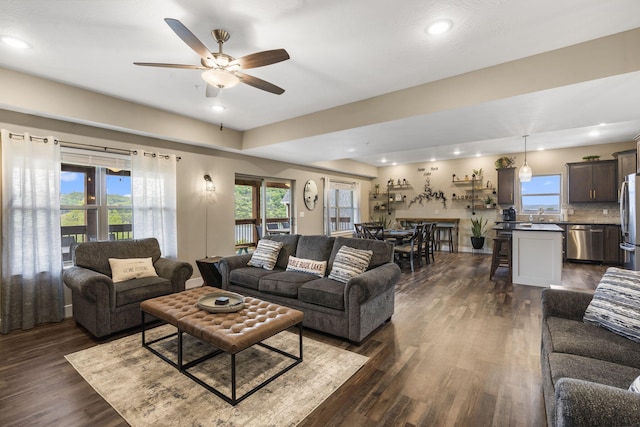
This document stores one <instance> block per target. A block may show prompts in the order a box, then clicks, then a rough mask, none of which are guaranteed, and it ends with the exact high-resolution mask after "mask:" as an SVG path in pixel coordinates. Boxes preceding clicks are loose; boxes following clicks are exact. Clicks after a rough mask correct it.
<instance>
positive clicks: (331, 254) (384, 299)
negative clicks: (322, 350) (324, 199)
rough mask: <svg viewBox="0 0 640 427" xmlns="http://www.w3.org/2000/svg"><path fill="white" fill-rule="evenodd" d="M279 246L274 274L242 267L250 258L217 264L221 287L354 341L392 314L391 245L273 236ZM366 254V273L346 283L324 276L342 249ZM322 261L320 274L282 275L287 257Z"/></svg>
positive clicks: (394, 273) (396, 274) (395, 274)
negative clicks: (288, 309)
mask: <svg viewBox="0 0 640 427" xmlns="http://www.w3.org/2000/svg"><path fill="white" fill-rule="evenodd" d="M265 239H271V240H275V241H280V242H283V243H284V246H283V247H282V249H281V250H280V253H279V256H278V261H277V263H276V266H275V268H274V270H271V271H270V270H265V269H263V268H258V267H250V266H247V262H248V261H249V260H250V259H251V256H252V255H251V254H247V255H236V256H231V257H225V258H222V259H221V260H220V263H219V268H220V273H221V275H222V287H223V288H224V289H227V290H230V291H233V292H237V293H240V294H243V295H250V296H254V297H257V298H260V299H264V300H267V301H271V302H275V303H277V304H282V305H285V306H288V307H292V308H296V309H298V310H301V311H303V312H304V322H303V325H304V326H305V327H308V328H312V329H316V330H319V331H322V332H326V333H329V334H332V335H336V336H339V337H343V338H347V339H348V340H350V341H352V342H355V343H360V342H361V341H362V340H363V339H364V338H365V337H367V336H368V335H369V334H370V333H371V332H373V331H374V330H375V329H376V328H378V327H379V326H380V325H382V324H383V323H384V322H385V321H387V320H389V319H390V318H391V316H392V314H393V310H394V285H395V284H396V283H397V282H398V279H399V278H400V268H399V267H398V266H397V265H396V264H395V263H393V246H392V245H391V244H390V243H387V242H384V241H379V240H367V239H354V238H346V237H337V238H333V237H326V236H301V235H297V234H293V235H274V236H266V237H265ZM344 245H346V246H349V247H352V248H355V249H365V250H372V251H373V256H372V258H371V261H370V263H369V267H368V269H367V270H366V271H365V272H364V273H362V274H360V275H358V276H356V277H354V278H352V279H350V280H349V281H348V282H347V283H346V284H345V283H341V282H338V281H335V280H332V279H329V278H328V277H327V276H328V275H329V273H330V271H331V267H332V265H333V260H334V258H335V256H336V253H337V252H338V250H339V249H340V248H341V247H342V246H344ZM290 255H292V256H295V257H298V258H304V259H312V260H317V261H324V260H327V261H328V263H327V269H326V273H325V276H324V277H322V278H320V277H315V276H313V275H311V274H308V273H300V272H294V271H286V267H287V263H288V259H289V256H290Z"/></svg>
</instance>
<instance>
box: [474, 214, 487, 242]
mask: <svg viewBox="0 0 640 427" xmlns="http://www.w3.org/2000/svg"><path fill="white" fill-rule="evenodd" d="M488 225H489V220H486V219H484V218H483V217H480V218H471V235H472V236H473V237H484V235H485V234H487V226H488Z"/></svg>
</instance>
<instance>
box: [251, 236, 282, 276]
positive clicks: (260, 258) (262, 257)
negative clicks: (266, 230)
mask: <svg viewBox="0 0 640 427" xmlns="http://www.w3.org/2000/svg"><path fill="white" fill-rule="evenodd" d="M280 249H282V242H274V241H273V240H267V239H263V240H259V241H258V247H257V248H256V250H255V251H254V252H253V255H251V259H250V260H249V262H248V263H247V265H250V266H252V267H262V268H264V269H265V270H273V267H275V265H276V261H278V254H279V253H280Z"/></svg>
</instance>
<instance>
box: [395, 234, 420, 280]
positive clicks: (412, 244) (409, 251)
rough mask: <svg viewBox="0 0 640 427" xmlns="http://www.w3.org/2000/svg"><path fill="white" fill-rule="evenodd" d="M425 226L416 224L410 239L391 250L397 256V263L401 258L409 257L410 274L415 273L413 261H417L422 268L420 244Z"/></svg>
mask: <svg viewBox="0 0 640 427" xmlns="http://www.w3.org/2000/svg"><path fill="white" fill-rule="evenodd" d="M426 226H427V224H416V225H415V226H414V228H413V233H412V234H411V237H409V239H408V240H407V241H406V242H405V243H402V244H399V245H396V246H395V247H394V248H393V250H394V252H395V254H396V255H397V256H398V261H401V260H402V258H403V256H405V257H406V256H408V257H409V262H410V264H411V272H413V271H415V268H414V260H416V259H417V260H418V263H419V264H420V265H421V266H422V242H423V236H424V229H425V227H426Z"/></svg>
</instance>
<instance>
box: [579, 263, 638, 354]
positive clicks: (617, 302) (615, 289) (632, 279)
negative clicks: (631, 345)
mask: <svg viewBox="0 0 640 427" xmlns="http://www.w3.org/2000/svg"><path fill="white" fill-rule="evenodd" d="M584 321H585V322H588V323H591V324H594V325H597V326H601V327H603V328H606V329H608V330H610V331H612V332H614V333H616V334H618V335H621V336H623V337H626V338H629V339H631V340H634V341H638V342H640V272H637V271H630V270H623V269H621V268H616V267H610V268H608V269H607V271H606V272H605V273H604V275H603V276H602V279H600V283H599V284H598V287H597V288H596V291H595V293H594V295H593V299H592V300H591V303H590V304H589V306H588V307H587V310H586V311H585V314H584Z"/></svg>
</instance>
